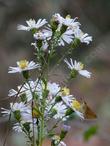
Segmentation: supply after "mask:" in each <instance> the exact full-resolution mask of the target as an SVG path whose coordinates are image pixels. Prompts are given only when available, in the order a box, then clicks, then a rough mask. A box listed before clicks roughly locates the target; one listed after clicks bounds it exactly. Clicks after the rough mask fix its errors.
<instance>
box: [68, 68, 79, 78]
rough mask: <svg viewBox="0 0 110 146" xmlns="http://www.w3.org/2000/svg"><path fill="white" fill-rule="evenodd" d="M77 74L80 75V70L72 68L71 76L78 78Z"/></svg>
mask: <svg viewBox="0 0 110 146" xmlns="http://www.w3.org/2000/svg"><path fill="white" fill-rule="evenodd" d="M77 75H78V71H77V70H75V69H72V70H71V72H70V78H71V79H73V78H76V76H77Z"/></svg>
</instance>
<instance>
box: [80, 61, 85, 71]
mask: <svg viewBox="0 0 110 146" xmlns="http://www.w3.org/2000/svg"><path fill="white" fill-rule="evenodd" d="M83 68H84V64H83V63H81V62H80V69H81V70H82V69H83Z"/></svg>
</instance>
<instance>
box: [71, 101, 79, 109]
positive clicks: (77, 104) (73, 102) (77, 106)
mask: <svg viewBox="0 0 110 146" xmlns="http://www.w3.org/2000/svg"><path fill="white" fill-rule="evenodd" d="M72 107H73V108H75V109H76V110H79V109H80V108H81V104H80V103H79V102H78V101H77V100H73V101H72Z"/></svg>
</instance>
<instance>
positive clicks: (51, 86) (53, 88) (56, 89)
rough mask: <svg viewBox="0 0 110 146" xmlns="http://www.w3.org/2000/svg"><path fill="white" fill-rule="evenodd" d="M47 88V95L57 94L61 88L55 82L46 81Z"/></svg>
mask: <svg viewBox="0 0 110 146" xmlns="http://www.w3.org/2000/svg"><path fill="white" fill-rule="evenodd" d="M47 88H48V90H49V95H50V96H55V95H57V94H58V93H59V91H60V89H61V88H60V86H59V84H57V83H50V82H48V84H47Z"/></svg>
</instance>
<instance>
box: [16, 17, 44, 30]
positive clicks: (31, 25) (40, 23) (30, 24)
mask: <svg viewBox="0 0 110 146" xmlns="http://www.w3.org/2000/svg"><path fill="white" fill-rule="evenodd" d="M26 23H27V25H28V26H24V25H18V27H17V29H18V30H25V31H30V30H32V29H39V28H40V27H42V26H43V25H45V24H46V23H47V21H46V19H39V20H38V21H37V23H36V21H35V20H34V19H30V20H29V21H26Z"/></svg>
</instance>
